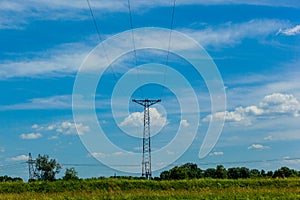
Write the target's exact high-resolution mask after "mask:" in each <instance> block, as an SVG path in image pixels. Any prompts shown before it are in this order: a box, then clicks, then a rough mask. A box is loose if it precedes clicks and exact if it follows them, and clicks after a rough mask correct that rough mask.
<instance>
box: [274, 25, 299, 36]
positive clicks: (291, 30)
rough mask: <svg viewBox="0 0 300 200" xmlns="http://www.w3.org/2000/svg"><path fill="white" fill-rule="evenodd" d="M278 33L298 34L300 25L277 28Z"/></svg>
mask: <svg viewBox="0 0 300 200" xmlns="http://www.w3.org/2000/svg"><path fill="white" fill-rule="evenodd" d="M278 33H282V34H284V35H287V36H292V35H298V34H300V25H296V26H294V27H292V28H287V29H285V30H282V29H279V31H278Z"/></svg>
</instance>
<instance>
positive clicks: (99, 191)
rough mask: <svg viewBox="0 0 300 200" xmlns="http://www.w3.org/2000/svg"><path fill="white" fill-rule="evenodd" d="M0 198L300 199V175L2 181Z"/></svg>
mask: <svg viewBox="0 0 300 200" xmlns="http://www.w3.org/2000/svg"><path fill="white" fill-rule="evenodd" d="M0 199H300V178H289V179H240V180H229V179H219V180H218V179H198V180H178V181H175V180H174V181H147V180H125V179H102V180H79V181H55V182H33V183H22V182H18V183H0Z"/></svg>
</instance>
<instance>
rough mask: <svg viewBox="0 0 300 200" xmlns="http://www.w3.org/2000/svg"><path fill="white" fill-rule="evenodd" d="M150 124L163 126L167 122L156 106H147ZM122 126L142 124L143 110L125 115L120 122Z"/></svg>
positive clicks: (138, 125)
mask: <svg viewBox="0 0 300 200" xmlns="http://www.w3.org/2000/svg"><path fill="white" fill-rule="evenodd" d="M149 112H150V119H151V126H158V127H163V126H164V125H165V124H166V123H167V118H166V117H164V116H163V115H162V114H160V113H159V112H158V110H157V109H156V108H149ZM119 125H120V126H121V127H122V126H131V127H140V126H143V125H144V112H133V113H131V114H130V115H129V116H127V117H126V118H125V119H124V120H123V121H122V122H121V123H120V124H119Z"/></svg>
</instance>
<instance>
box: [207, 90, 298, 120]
mask: <svg viewBox="0 0 300 200" xmlns="http://www.w3.org/2000/svg"><path fill="white" fill-rule="evenodd" d="M299 112H300V103H299V101H298V100H297V99H296V97H295V96H294V95H292V94H282V93H273V94H271V95H267V96H265V97H264V98H263V100H262V101H261V102H260V103H259V104H258V105H257V106H256V105H251V106H247V107H241V106H240V107H237V108H235V109H234V110H233V111H225V112H217V113H214V114H212V115H208V116H206V117H205V118H204V119H203V120H202V121H204V122H209V121H210V120H211V119H212V118H215V119H216V120H221V119H225V120H226V121H227V122H233V123H232V125H237V124H240V125H251V124H252V121H253V120H256V119H258V118H273V117H278V116H280V115H287V116H293V117H298V116H299Z"/></svg>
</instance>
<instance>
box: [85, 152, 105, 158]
mask: <svg viewBox="0 0 300 200" xmlns="http://www.w3.org/2000/svg"><path fill="white" fill-rule="evenodd" d="M88 156H89V157H91V156H92V157H95V158H105V157H106V156H107V155H106V154H104V153H100V152H92V153H90V154H89V155H88Z"/></svg>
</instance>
